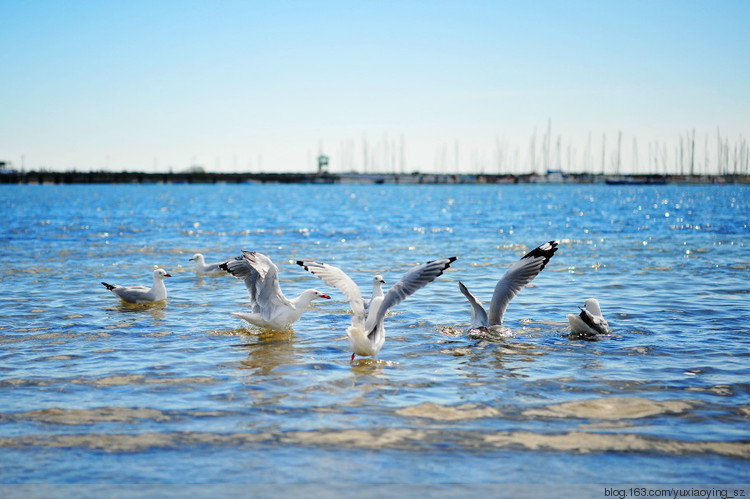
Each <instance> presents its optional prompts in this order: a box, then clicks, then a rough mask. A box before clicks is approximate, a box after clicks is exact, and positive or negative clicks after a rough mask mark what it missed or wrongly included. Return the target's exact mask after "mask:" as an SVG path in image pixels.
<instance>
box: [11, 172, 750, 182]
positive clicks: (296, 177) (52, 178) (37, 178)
mask: <svg viewBox="0 0 750 499" xmlns="http://www.w3.org/2000/svg"><path fill="white" fill-rule="evenodd" d="M0 183H2V184H160V183H163V184H220V183H226V184H243V183H263V184H413V185H416V184H533V183H543V184H605V183H606V184H625V185H638V184H666V183H670V184H731V183H742V184H747V183H750V177H748V176H744V175H603V174H562V175H561V174H560V173H559V172H556V173H555V174H554V175H535V174H524V175H510V174H507V175H501V174H434V173H418V172H414V173H390V174H389V173H382V174H378V173H370V174H365V173H328V172H318V173H211V172H195V171H187V172H177V173H152V172H109V171H91V172H78V171H67V172H57V171H24V172H19V171H7V170H6V171H3V172H0Z"/></svg>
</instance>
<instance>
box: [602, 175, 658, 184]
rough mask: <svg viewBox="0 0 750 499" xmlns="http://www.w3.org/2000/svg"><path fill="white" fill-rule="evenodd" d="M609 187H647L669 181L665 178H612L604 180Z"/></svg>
mask: <svg viewBox="0 0 750 499" xmlns="http://www.w3.org/2000/svg"><path fill="white" fill-rule="evenodd" d="M604 182H605V183H606V184H608V185H645V184H654V185H656V184H666V183H667V179H666V178H664V177H661V176H660V177H611V178H607V179H605V180H604Z"/></svg>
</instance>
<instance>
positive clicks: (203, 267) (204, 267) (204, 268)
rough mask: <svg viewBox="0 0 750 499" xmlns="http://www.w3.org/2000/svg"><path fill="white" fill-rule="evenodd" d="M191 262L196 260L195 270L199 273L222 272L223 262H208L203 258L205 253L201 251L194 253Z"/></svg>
mask: <svg viewBox="0 0 750 499" xmlns="http://www.w3.org/2000/svg"><path fill="white" fill-rule="evenodd" d="M190 261H191V262H195V271H196V272H197V273H198V274H216V273H219V272H221V268H220V265H221V264H222V263H223V262H216V263H208V264H207V263H206V261H205V260H204V259H203V255H202V254H200V253H196V254H195V255H193V258H191V259H190Z"/></svg>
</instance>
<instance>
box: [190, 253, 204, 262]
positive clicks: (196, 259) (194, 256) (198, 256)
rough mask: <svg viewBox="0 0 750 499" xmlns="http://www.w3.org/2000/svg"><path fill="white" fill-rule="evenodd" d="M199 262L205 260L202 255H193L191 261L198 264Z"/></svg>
mask: <svg viewBox="0 0 750 499" xmlns="http://www.w3.org/2000/svg"><path fill="white" fill-rule="evenodd" d="M199 260H203V255H201V254H200V253H196V254H194V255H193V258H191V259H190V260H189V261H191V262H197V261H199Z"/></svg>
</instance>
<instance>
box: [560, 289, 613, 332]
mask: <svg viewBox="0 0 750 499" xmlns="http://www.w3.org/2000/svg"><path fill="white" fill-rule="evenodd" d="M579 308H580V309H581V313H580V314H568V315H567V317H568V322H569V323H570V331H571V334H572V335H574V336H596V335H597V334H607V333H609V324H607V321H606V320H605V319H604V317H603V316H602V311H601V309H600V308H599V301H598V300H597V299H596V298H589V299H588V300H586V302H585V303H584V304H583V307H579Z"/></svg>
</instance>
